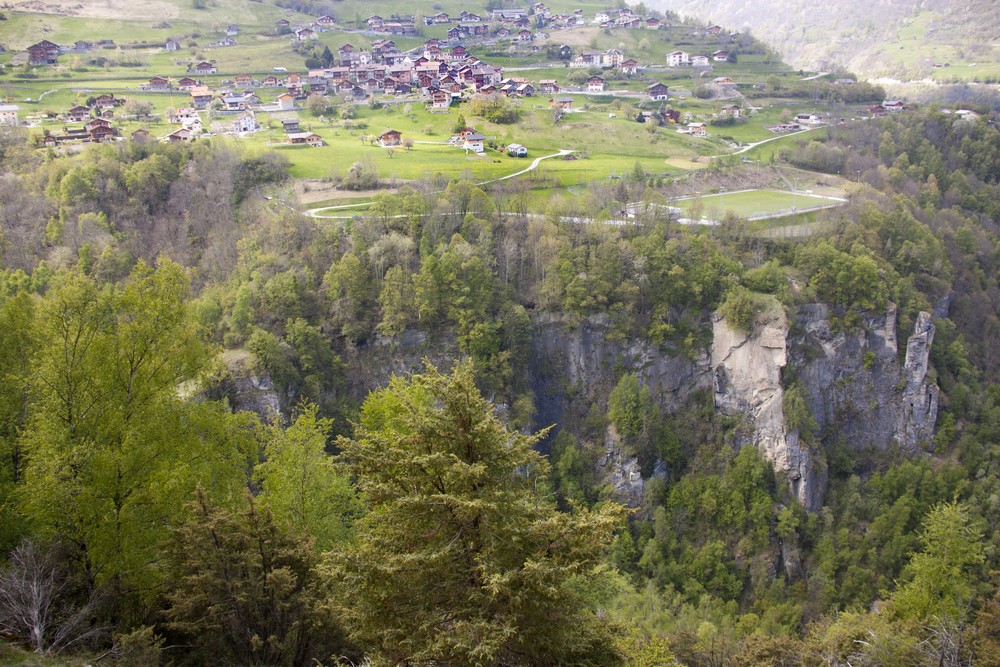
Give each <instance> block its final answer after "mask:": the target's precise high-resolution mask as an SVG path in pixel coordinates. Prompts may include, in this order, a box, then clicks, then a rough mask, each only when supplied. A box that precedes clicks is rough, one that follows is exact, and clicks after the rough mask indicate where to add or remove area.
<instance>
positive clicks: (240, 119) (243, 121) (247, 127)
mask: <svg viewBox="0 0 1000 667" xmlns="http://www.w3.org/2000/svg"><path fill="white" fill-rule="evenodd" d="M257 127H258V126H257V117H256V116H254V113H253V111H247V112H246V113H241V114H240V115H239V116H237V117H236V120H234V121H233V131H234V132H241V133H242V132H253V131H254V130H256V129H257Z"/></svg>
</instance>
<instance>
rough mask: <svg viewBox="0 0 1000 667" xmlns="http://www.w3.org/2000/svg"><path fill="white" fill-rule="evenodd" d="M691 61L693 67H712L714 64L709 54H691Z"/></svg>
mask: <svg viewBox="0 0 1000 667" xmlns="http://www.w3.org/2000/svg"><path fill="white" fill-rule="evenodd" d="M690 63H691V67H711V65H712V63H711V62H709V60H708V56H691V59H690Z"/></svg>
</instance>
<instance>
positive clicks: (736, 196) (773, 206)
mask: <svg viewBox="0 0 1000 667" xmlns="http://www.w3.org/2000/svg"><path fill="white" fill-rule="evenodd" d="M843 203H844V200H842V199H839V198H831V197H823V196H820V195H812V194H808V193H804V192H785V191H782V190H744V191H740V192H720V193H718V194H711V195H700V196H697V197H689V198H686V199H679V200H677V201H675V202H672V205H673V206H676V207H678V208H680V209H681V210H683V211H684V215H687V216H689V217H693V218H708V219H710V220H720V219H721V218H722V217H723V216H724V215H725V214H726V213H727V212H728V211H732V212H733V213H735V214H736V215H738V216H740V217H742V218H750V219H762V218H767V217H778V216H780V215H790V214H793V213H802V212H805V211H810V210H815V209H817V208H826V207H831V206H840V205H842V204H843Z"/></svg>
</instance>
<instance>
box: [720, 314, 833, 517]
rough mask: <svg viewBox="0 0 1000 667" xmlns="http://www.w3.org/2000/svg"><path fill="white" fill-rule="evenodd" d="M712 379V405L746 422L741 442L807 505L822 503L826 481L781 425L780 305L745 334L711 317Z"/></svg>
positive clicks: (784, 351) (783, 360) (784, 355)
mask: <svg viewBox="0 0 1000 667" xmlns="http://www.w3.org/2000/svg"><path fill="white" fill-rule="evenodd" d="M712 332H713V336H712V377H713V387H712V388H713V391H714V395H715V406H716V408H717V409H719V410H720V411H722V412H723V413H725V414H727V415H729V416H732V417H739V418H741V419H743V420H744V428H742V429H737V438H738V440H737V442H738V444H739V445H746V444H752V445H753V446H755V447H756V448H757V449H758V450H759V451H760V453H761V454H762V455H763V456H764V458H765V459H767V460H768V461H769V462H770V463H771V465H773V466H774V469H775V472H777V473H778V474H779V475H780V476H782V477H784V478H785V479H786V480H787V481H788V484H789V487H790V490H791V492H792V494H793V495H794V496H795V497H796V498H798V500H799V502H800V503H802V505H804V506H805V507H806V508H807V509H816V508H817V507H819V505H820V503H821V502H822V494H823V487H824V486H825V483H826V480H825V477H824V475H823V473H822V472H819V473H818V472H817V465H816V457H815V455H814V454H813V453H811V452H810V451H809V450H808V449H806V448H805V447H804V445H803V443H802V442H801V440H800V438H799V433H798V432H797V431H796V430H794V429H789V428H788V427H787V426H786V424H785V414H784V409H783V403H784V401H783V398H784V389H783V388H782V386H781V369H782V368H784V367H785V365H786V364H787V363H788V320H787V319H786V318H785V313H784V311H783V310H782V309H781V308H780V307H778V308H774V309H772V312H771V313H770V314H769V315H768V316H767V317H766V318H765V321H763V322H760V323H757V324H756V325H755V326H754V329H753V331H751V332H749V333H743V332H741V331H737V330H735V329H733V328H732V327H730V326H729V325H728V324H727V323H726V321H725V320H724V319H723V318H722V317H721V316H718V315H716V316H715V317H714V318H713V319H712Z"/></svg>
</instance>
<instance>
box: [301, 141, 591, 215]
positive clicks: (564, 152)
mask: <svg viewBox="0 0 1000 667" xmlns="http://www.w3.org/2000/svg"><path fill="white" fill-rule="evenodd" d="M428 143H429V142H428ZM575 152H576V151H571V150H566V149H565V148H563V149H560V150H559V152H558V153H553V154H552V155H543V156H542V157H536V158H535V159H534V160H532V161H531V164H529V165H528V166H527V167H526V168H524V169H522V170H521V171H515V172H514V173H513V174H507V175H506V176H501V177H500V178H494V179H491V180H489V181H481V182H479V183H476V185H489V184H490V183H497V182H499V181H506V180H507V179H509V178H514V177H515V176H522V175H524V174H527V173H528V172H530V171H534V170H535V169H537V168H538V165H539V164H540V163H541V161H542V160H548V159H549V158H554V157H563V156H565V155H569V154H570V153H575ZM372 203H374V202H359V203H355V204H340V205H339V206H323V207H320V208H311V209H309V210H308V211H305V214H306V215H307V216H309V217H310V218H330V219H336V218H343V217H344V216H341V215H323V213H324V212H325V211H342V210H344V209H348V208H358V207H359V206H368V205H369V204H372Z"/></svg>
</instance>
